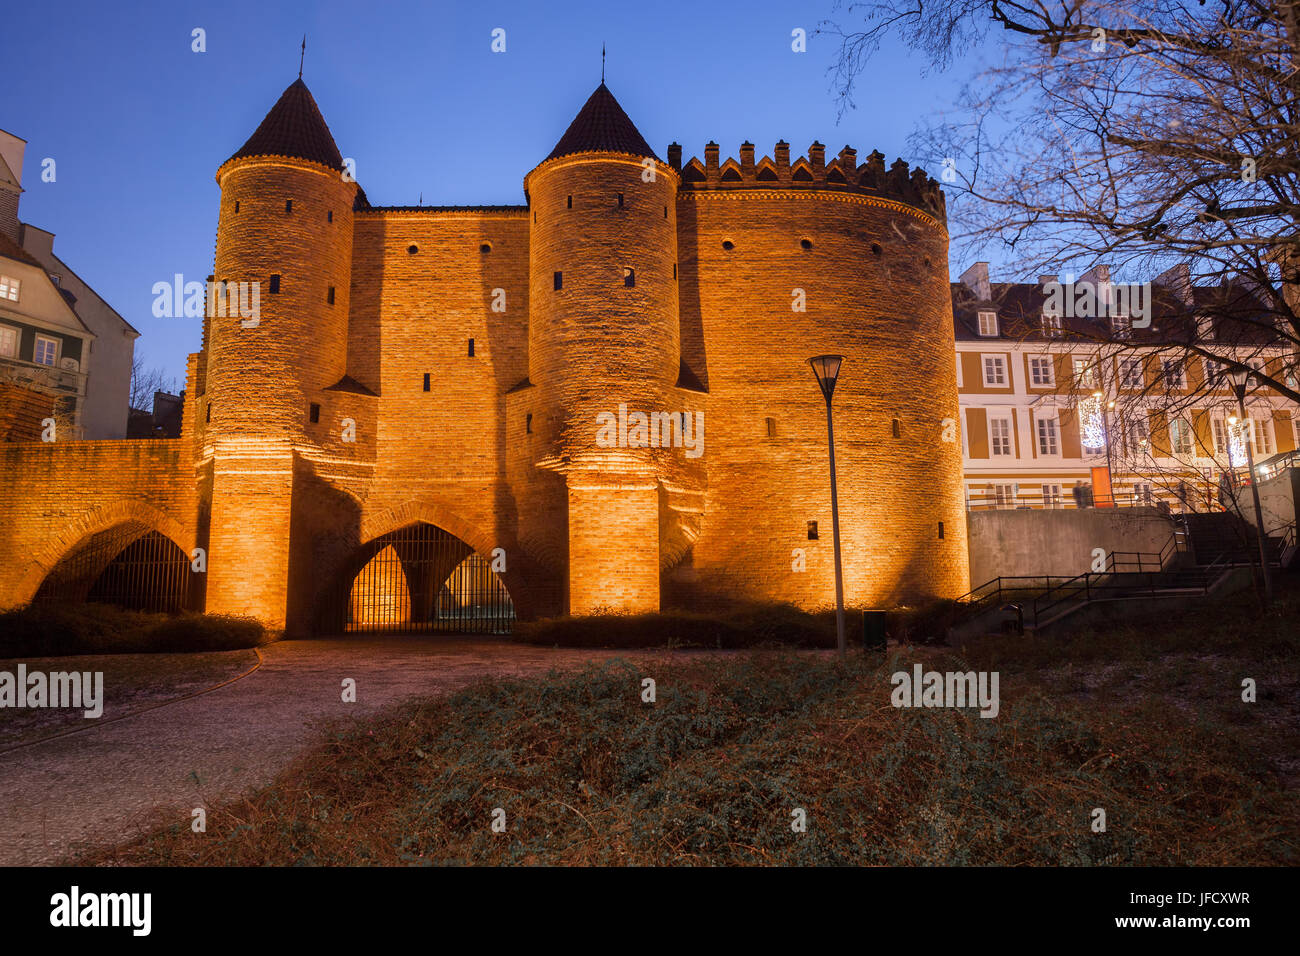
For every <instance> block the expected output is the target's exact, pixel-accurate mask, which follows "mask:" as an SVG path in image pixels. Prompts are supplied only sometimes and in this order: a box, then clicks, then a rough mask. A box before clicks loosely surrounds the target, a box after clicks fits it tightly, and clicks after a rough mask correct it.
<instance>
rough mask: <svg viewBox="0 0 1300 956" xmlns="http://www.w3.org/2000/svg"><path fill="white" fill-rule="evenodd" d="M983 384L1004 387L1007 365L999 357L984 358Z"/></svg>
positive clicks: (1004, 360)
mask: <svg viewBox="0 0 1300 956" xmlns="http://www.w3.org/2000/svg"><path fill="white" fill-rule="evenodd" d="M984 384H985V385H1006V384H1007V363H1006V359H1005V358H1004V357H1003V356H1001V355H986V356H984Z"/></svg>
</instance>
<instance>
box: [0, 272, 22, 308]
mask: <svg viewBox="0 0 1300 956" xmlns="http://www.w3.org/2000/svg"><path fill="white" fill-rule="evenodd" d="M19 285H21V283H20V281H19V280H18V279H14V278H12V277H10V276H7V275H0V299H8V300H9V301H10V302H17V301H18V286H19Z"/></svg>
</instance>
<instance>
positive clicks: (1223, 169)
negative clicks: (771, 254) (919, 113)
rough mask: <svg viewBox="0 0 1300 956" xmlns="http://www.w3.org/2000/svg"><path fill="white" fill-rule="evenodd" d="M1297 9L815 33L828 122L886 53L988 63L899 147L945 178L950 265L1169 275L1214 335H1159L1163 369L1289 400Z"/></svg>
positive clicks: (1041, 6)
mask: <svg viewBox="0 0 1300 956" xmlns="http://www.w3.org/2000/svg"><path fill="white" fill-rule="evenodd" d="M1297 6H1300V3H1297V2H1291V0H1236V2H1227V0H1218V2H1210V0H1202V2H1194V0H1189V2H1179V0H1057V2H1051V3H1049V2H1044V0H957V2H951V3H947V4H927V3H924V2H922V0H874V2H864V3H849V4H847V5H842V6H840V7H839V8H838V14H839V15H841V18H842V20H843V22H832V23H826V24H823V25H822V31H823V32H824V33H828V34H831V35H834V36H837V37H838V38H839V40H840V50H839V55H838V58H837V62H836V65H835V67H834V73H835V81H836V86H837V91H838V95H839V97H840V99H841V103H842V105H843V106H844V107H845V108H850V107H851V106H852V102H853V93H854V90H855V88H856V85H857V83H858V81H859V80H860V78H861V77H862V74H863V70H864V68H865V67H866V65H867V63H868V61H869V60H870V57H871V55H872V54H873V53H874V52H875V51H876V50H877V48H878V47H879V45H880V43H881V42H882V41H884V40H886V39H895V40H901V41H902V42H903V43H905V44H906V45H907V46H908V47H910V48H912V49H914V50H917V51H919V52H921V53H923V54H924V55H926V56H928V57H929V58H930V60H931V61H932V63H933V65H934V66H935V67H936V68H938V69H947V68H950V67H952V66H953V64H954V63H956V62H958V61H959V60H962V58H963V57H965V56H966V55H967V54H969V53H971V51H974V53H975V54H977V55H979V56H982V57H984V58H986V59H989V60H990V61H991V62H992V65H991V66H987V67H981V68H979V69H978V70H977V71H976V73H975V75H974V76H973V77H971V78H970V80H969V82H967V83H966V85H965V86H964V88H963V90H962V92H961V94H960V95H959V97H958V98H957V101H956V103H955V109H954V110H953V111H952V112H950V113H949V114H947V115H945V116H943V117H941V118H940V119H939V120H938V121H934V122H931V123H929V124H928V125H927V126H926V127H925V128H923V129H922V130H920V131H919V132H918V133H916V134H915V135H914V137H913V141H912V144H911V145H912V148H913V149H914V151H915V152H916V153H917V158H918V159H919V160H920V161H921V162H923V163H925V164H927V165H929V166H930V167H931V170H932V172H934V173H936V174H937V175H938V176H939V177H940V178H941V179H942V180H943V182H944V184H945V189H946V190H947V192H948V194H949V201H948V211H949V226H950V229H951V232H952V235H953V240H954V243H955V244H957V245H958V247H959V248H960V249H962V252H963V254H964V255H965V256H967V257H968V258H977V257H980V256H981V255H982V254H986V253H993V254H994V255H995V257H996V258H999V259H1001V260H1002V261H1003V262H1004V263H1005V264H1006V267H1007V268H1008V270H1009V271H1010V272H1012V273H1016V274H1019V275H1022V276H1032V275H1035V274H1041V273H1052V272H1055V273H1065V274H1069V273H1075V274H1082V273H1083V272H1084V271H1085V270H1087V269H1088V268H1090V267H1091V266H1092V265H1094V264H1095V263H1098V262H1104V263H1108V264H1110V265H1111V266H1112V267H1113V268H1114V269H1115V275H1116V277H1117V278H1122V279H1125V280H1127V281H1130V282H1141V281H1146V280H1148V279H1150V278H1151V277H1153V276H1156V275H1159V274H1162V273H1166V270H1168V269H1170V268H1171V267H1174V266H1176V265H1178V264H1179V263H1186V264H1187V266H1188V270H1189V273H1188V274H1189V278H1190V280H1191V284H1192V285H1195V286H1200V287H1205V286H1209V285H1215V286H1219V287H1220V288H1221V289H1222V290H1223V294H1220V295H1216V296H1213V297H1211V300H1209V301H1198V302H1196V303H1195V305H1194V310H1195V311H1196V312H1197V313H1199V314H1200V315H1203V316H1207V317H1210V318H1212V319H1214V320H1216V322H1218V320H1222V322H1221V324H1220V328H1219V332H1218V334H1217V335H1216V336H1215V337H1214V338H1213V339H1210V338H1207V337H1203V336H1196V335H1193V334H1185V335H1179V336H1176V337H1175V340H1174V341H1172V342H1170V343H1169V344H1168V345H1167V346H1166V351H1167V353H1168V354H1167V355H1166V357H1167V358H1168V359H1170V360H1182V361H1185V362H1186V361H1188V360H1190V359H1191V358H1192V357H1194V356H1200V357H1202V358H1209V359H1211V360H1212V361H1215V362H1217V363H1218V364H1219V366H1220V367H1222V368H1223V369H1224V370H1225V371H1227V372H1231V371H1233V370H1242V369H1247V368H1249V369H1250V374H1251V376H1252V380H1253V385H1254V387H1256V388H1263V389H1267V390H1272V391H1273V392H1276V393H1277V394H1280V395H1283V396H1285V397H1287V398H1289V399H1290V400H1291V401H1297V402H1300V385H1298V384H1297V378H1298V377H1300V375H1298V373H1297V359H1296V355H1297V346H1300V318H1298V317H1297V311H1300V295H1297V293H1296V285H1295V280H1296V277H1297V272H1298V271H1300V233H1298V232H1297V225H1298V222H1300V100H1298V99H1297V94H1298V93H1300V74H1298V72H1297V68H1298V67H1300V61H1297V51H1296V44H1297V41H1298V35H1297V24H1296V19H1297ZM998 38H1001V42H999V41H998ZM1225 280H1227V281H1228V282H1229V284H1226V285H1225V284H1224V283H1225ZM1097 333H1098V334H1097V336H1096V337H1097V338H1098V339H1100V340H1104V341H1107V342H1108V343H1109V344H1111V345H1115V346H1116V347H1118V348H1121V349H1123V348H1127V347H1130V345H1131V347H1134V348H1136V347H1137V345H1138V337H1137V336H1134V337H1133V339H1132V340H1131V342H1128V341H1116V338H1122V337H1115V336H1112V335H1110V330H1109V329H1106V328H1104V327H1102V328H1099V329H1098V330H1097ZM1142 347H1143V349H1144V350H1147V349H1149V347H1150V342H1145V343H1142Z"/></svg>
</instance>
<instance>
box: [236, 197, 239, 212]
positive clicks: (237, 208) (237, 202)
mask: <svg viewBox="0 0 1300 956" xmlns="http://www.w3.org/2000/svg"><path fill="white" fill-rule="evenodd" d="M235 212H239V200H238V199H236V200H235Z"/></svg>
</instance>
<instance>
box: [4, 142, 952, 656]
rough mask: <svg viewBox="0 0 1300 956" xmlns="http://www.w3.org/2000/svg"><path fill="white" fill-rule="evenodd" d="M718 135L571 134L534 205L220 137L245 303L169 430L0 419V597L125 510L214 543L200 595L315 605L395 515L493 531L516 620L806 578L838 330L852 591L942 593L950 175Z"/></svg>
mask: <svg viewBox="0 0 1300 956" xmlns="http://www.w3.org/2000/svg"><path fill="white" fill-rule="evenodd" d="M673 155H674V154H673V151H672V150H671V149H670V151H669V156H670V159H672V158H673ZM677 157H678V159H677V160H676V161H677V162H678V163H680V151H678V153H677ZM778 158H779V159H780V158H781V154H780V152H779V151H778ZM742 160H743V162H742V163H739V164H737V163H735V162H734V161H728V162H727V163H723V164H722V170H723V172H722V173H719V167H718V166H717V160H716V158H713V159H712V160H711V162H710V165H709V167H708V168H706V167H703V166H701V165H700V164H699V162H698V161H697V160H692V162H691V164H688V167H684V168H683V169H682V170H680V171H679V170H678V169H676V168H674V167H672V166H669V165H664V164H658V165H657V166H656V167H655V175H654V177H653V179H652V181H647V179H646V177H645V176H644V175H643V171H644V169H645V167H644V166H643V164H642V160H641V158H640V157H631V156H626V155H619V154H613V153H592V152H587V153H582V152H579V153H576V154H573V155H566V156H562V157H559V158H557V159H554V160H550V161H548V162H545V163H543V164H542V165H540V166H538V167H537V168H536V169H534V170H533V171H532V172H531V173H529V175H528V177H527V178H526V179H525V189H526V191H527V195H528V199H529V205H528V206H520V207H484V208H477V209H476V208H453V209H445V208H437V207H431V208H423V209H421V208H380V207H371V206H369V205H368V204H367V203H366V202H364V200H361V201H358V191H357V186H356V184H355V183H353V182H351V181H349V180H348V179H347V178H346V177H345V176H343V175H341V174H340V173H339V171H338V170H336V169H331V168H328V167H326V166H324V165H320V164H317V163H314V162H311V161H308V160H303V159H292V158H284V157H266V156H250V157H239V158H236V159H232V160H230V161H228V162H227V163H225V164H224V165H223V166H222V167H221V168H220V170H219V171H218V174H217V179H218V182H219V183H220V185H221V206H220V211H219V224H218V231H217V240H216V255H215V267H214V276H215V278H216V279H217V280H218V281H230V282H239V281H245V282H249V281H258V282H260V283H261V297H260V303H261V316H260V322H259V323H258V324H257V326H256V327H254V328H243V327H241V324H240V319H239V317H238V316H234V317H223V316H216V317H212V318H210V319H208V320H206V322H205V329H204V338H203V343H204V344H203V348H202V349H201V351H200V352H199V353H197V354H196V355H194V356H191V357H190V367H189V382H188V391H187V404H186V409H185V425H184V430H183V433H182V437H181V438H180V439H178V440H174V441H131V442H112V443H110V442H81V443H63V444H60V443H56V444H54V445H42V444H39V443H24V444H10V445H5V446H0V476H3V478H2V480H0V503H2V504H3V511H4V513H5V514H6V515H7V516H8V517H7V520H6V521H5V522H3V523H0V606H3V605H10V604H17V603H22V602H24V601H27V600H30V598H31V597H32V595H33V594H34V593H35V590H36V588H37V587H38V586H39V584H40V582H41V580H42V579H43V577H44V576H45V574H47V573H48V572H49V570H50V569H51V568H52V567H54V566H55V565H56V564H57V562H58V561H59V560H60V559H62V558H64V557H66V556H67V555H69V554H70V553H72V552H73V551H75V549H76V547H77V545H78V543H79V542H81V541H82V540H84V538H85V537H86V536H88V535H91V534H94V533H95V532H97V531H101V530H104V529H105V528H109V527H113V526H115V525H116V524H120V523H126V522H131V523H136V524H140V525H142V526H147V527H150V528H155V529H157V530H159V531H161V532H162V533H163V534H165V535H166V536H168V537H169V538H171V539H172V540H174V541H175V542H176V543H177V544H178V545H179V546H180V547H182V548H183V549H185V550H186V551H187V552H188V551H189V550H190V549H191V548H192V547H195V546H201V547H205V548H207V549H208V562H209V564H208V571H207V574H208V580H207V587H206V606H207V609H208V610H210V611H220V612H231V613H240V614H251V615H254V616H257V617H259V618H262V619H263V620H265V621H266V622H268V623H269V624H271V625H273V626H284V627H285V628H286V629H287V630H289V631H290V632H294V633H305V632H309V631H311V630H313V629H316V628H318V627H320V626H321V625H322V618H321V608H322V607H325V606H326V605H327V604H329V603H330V601H331V599H332V597H333V596H336V595H338V594H340V593H342V594H344V595H347V593H348V589H349V588H350V586H351V582H352V577H353V575H354V574H355V572H356V570H357V565H356V561H357V558H358V555H359V554H361V553H362V550H363V547H364V545H365V544H367V543H368V542H371V541H373V540H374V539H375V538H377V537H379V536H381V535H383V534H385V533H387V532H389V531H393V530H396V529H398V528H401V527H404V526H406V525H409V524H411V523H413V522H417V521H426V522H429V523H432V524H436V525H438V526H439V527H442V528H444V529H445V530H446V531H448V532H450V533H451V534H454V535H456V536H457V537H459V538H461V539H462V540H463V541H464V542H465V543H466V544H467V545H468V546H469V547H471V548H473V549H474V550H476V551H478V552H479V553H480V554H483V555H485V556H486V555H489V554H490V553H491V552H492V551H493V549H495V548H501V549H503V550H504V552H505V554H506V557H507V569H506V571H505V572H504V574H503V575H502V579H503V581H504V583H505V585H506V587H507V588H508V589H509V590H510V593H511V595H512V597H513V599H514V601H515V604H516V609H517V612H518V613H519V615H520V616H521V617H529V616H535V615H542V614H554V613H560V612H563V611H566V610H568V611H572V612H573V613H585V612H590V611H593V610H597V609H601V608H611V609H624V610H633V611H643V610H653V609H656V608H658V607H660V606H661V605H664V604H685V605H689V606H693V607H697V608H702V609H707V608H708V607H710V606H712V605H714V604H715V603H721V602H723V601H729V600H732V599H736V598H741V599H758V600H777V601H789V602H793V603H795V604H798V605H800V606H804V607H821V606H827V605H830V604H831V603H833V601H834V577H833V566H832V553H831V516H830V489H829V487H828V485H829V479H828V472H827V455H826V423H825V406H824V404H823V401H822V398H821V395H820V393H819V391H818V389H817V385H816V382H815V380H814V377H813V374H812V372H811V370H810V368H809V366H808V364H807V359H808V358H809V357H810V356H812V355H814V354H818V353H822V352H836V353H841V354H843V355H844V356H845V362H844V366H843V371H842V374H841V378H840V381H839V385H838V387H837V389H836V392H835V401H834V413H835V429H836V452H837V464H838V468H839V495H840V518H841V531H842V537H843V556H844V576H845V598H846V601H847V602H849V603H850V604H853V605H858V606H878V607H879V606H891V605H895V604H899V603H909V602H918V601H922V600H925V599H927V598H931V597H954V596H956V595H958V594H960V593H962V592H963V591H965V590H966V589H967V587H968V584H969V582H968V576H969V575H968V563H967V548H966V523H965V513H964V509H963V499H962V486H961V479H962V471H961V447H960V443H959V441H951V442H946V441H944V440H943V436H944V422H945V420H947V419H951V420H952V421H953V423H954V424H953V428H952V430H951V433H952V435H954V436H955V435H956V434H957V428H956V424H955V423H956V419H957V389H956V377H955V371H954V368H953V361H952V356H953V351H954V345H953V331H952V319H951V315H952V312H951V308H952V306H951V298H950V291H949V284H948V251H947V243H948V240H947V234H946V232H945V230H944V227H943V225H942V221H941V219H942V208H941V205H942V204H941V197H940V198H939V199H938V200H936V199H935V196H936V193H935V191H934V190H932V189H930V187H929V186H927V185H926V184H925V183H924V182H923V181H922V180H918V179H917V178H915V177H914V178H913V179H912V180H908V179H907V177H906V171H905V170H903V171H902V172H899V171H897V170H892V171H890V172H889V173H888V174H886V173H884V172H882V171H881V170H882V169H883V167H881V166H880V164H879V161H878V160H876V159H874V158H873V160H872V162H871V164H869V168H868V167H867V166H864V167H863V170H864V172H863V176H864V179H863V180H862V182H864V183H866V182H867V180H868V179H869V178H871V177H875V179H872V180H871V181H872V182H875V181H877V180H879V181H881V182H883V181H884V180H883V179H880V177H883V176H892V177H893V179H892V180H890V181H891V182H894V183H895V184H896V186H897V188H896V189H895V194H894V195H893V196H892V198H891V196H890V195H886V192H887V191H886V190H884V189H883V188H880V189H877V188H874V187H871V188H868V187H867V186H863V187H859V186H858V185H857V183H858V180H857V179H855V178H853V177H854V175H855V172H854V171H855V170H856V169H857V167H856V161H855V159H854V154H852V152H851V151H848V153H847V154H841V157H840V158H839V159H837V160H833V161H832V164H831V165H830V166H827V165H825V164H824V163H823V162H822V160H821V158H820V154H818V155H817V156H816V158H815V161H814V162H812V163H809V162H808V161H806V160H799V161H798V162H797V163H796V164H795V165H796V166H797V167H798V169H797V170H795V173H797V174H798V175H795V173H792V167H791V164H790V162H789V158H788V150H787V152H786V153H785V154H784V159H783V161H782V162H781V163H780V164H779V165H778V166H773V165H772V164H771V163H770V162H769V161H764V163H760V164H758V165H759V166H760V167H762V168H760V169H759V170H758V172H757V173H756V172H755V169H756V166H755V163H754V161H753V157H752V151H751V152H750V153H744V152H743V151H742ZM765 164H766V165H765ZM841 168H842V169H843V170H845V171H847V172H848V174H849V181H848V182H847V183H843V182H839V181H838V180H836V179H835V178H833V176H834V174H835V172H836V170H839V169H841ZM772 170H775V171H772ZM688 173H689V175H688ZM769 173H770V176H775V177H777V180H778V181H760V180H763V179H764V177H765V176H769ZM756 177H758V178H756ZM810 177H811V178H810ZM828 177H831V178H828ZM684 178H685V179H687V180H689V181H688V182H684V181H683V179H684ZM769 178H770V177H769ZM843 179H844V176H839V180H843ZM922 179H923V178H922ZM916 182H920V186H918V187H916V188H917V189H919V190H920V191H919V192H916V193H915V195H913V196H912V198H911V199H908V198H907V196H906V195H904V193H905V191H906V189H907V188H912V187H911V186H909V183H916ZM927 190H928V191H927ZM620 193H621V194H622V196H623V201H622V204H621V205H620V203H619V201H618V196H619V194H620ZM570 197H572V204H571V205H570ZM900 197H901V198H900ZM287 201H292V211H291V212H287V211H286V208H285V203H286V202H287ZM236 203H237V204H238V211H237V212H236ZM936 203H937V205H936ZM354 207H355V208H354ZM724 243H728V244H729V246H730V248H724ZM625 269H633V270H635V285H633V286H628V285H626V284H625V281H624V270H625ZM556 272H562V273H563V288H562V289H560V290H556V289H555V288H554V273H556ZM272 275H279V276H280V291H279V292H278V293H276V294H272V293H270V291H269V283H270V277H271V276H272ZM331 288H332V289H333V290H334V292H333V303H332V304H331V303H330V302H329V298H330V293H329V290H330V289H331ZM796 290H801V293H800V291H796ZM800 294H802V304H803V308H802V309H799V308H792V305H794V304H796V300H797V298H798V297H799V296H800ZM471 340H472V341H473V352H472V354H471V352H470V341H471ZM683 365H684V366H686V368H687V369H688V372H686V373H684V374H683V375H682V377H681V379H680V381H679V372H680V370H681V368H682V366H683ZM426 381H427V383H428V384H427V389H426ZM695 381H698V382H699V383H703V385H704V386H705V389H703V390H702V389H701V388H700V387H699V386H698V385H696V384H692V383H693V382H695ZM620 404H623V405H626V406H627V407H628V409H630V410H639V411H643V412H646V413H651V412H678V413H680V412H688V413H690V414H691V415H692V416H695V415H697V414H698V415H702V416H703V422H704V425H703V428H704V433H703V454H702V455H701V456H700V457H698V458H691V457H688V456H687V455H686V453H685V451H686V450H685V449H684V448H660V449H637V448H626V447H619V448H607V447H603V446H602V445H601V444H599V443H598V442H597V440H596V436H597V429H598V426H599V422H598V416H599V415H600V414H601V413H602V412H609V413H611V414H614V415H617V413H618V410H619V405H620ZM313 405H316V406H319V416H318V421H316V422H312V421H311V420H310V417H311V416H310V409H311V407H312V406H313ZM769 420H770V425H769ZM895 421H897V423H898V437H895V436H894V422H895ZM769 430H770V433H769ZM811 521H815V522H816V523H817V526H818V530H819V537H818V538H817V539H816V540H809V538H808V534H807V529H808V523H809V522H811ZM941 523H942V527H943V534H942V537H941V536H940V530H939V529H940V524H941ZM801 562H802V570H800V569H799V566H800V564H801ZM380 588H381V591H382V593H376V594H372V595H353V596H352V598H351V601H352V603H353V605H354V606H363V605H365V604H367V603H369V604H370V605H371V606H383V607H390V608H392V609H394V610H393V613H394V614H400V613H405V612H404V610H403V609H404V608H407V607H409V606H410V601H409V600H406V599H403V598H402V597H401V595H400V594H399V593H397V592H398V590H399V589H400V582H394V581H381V582H380Z"/></svg>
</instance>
